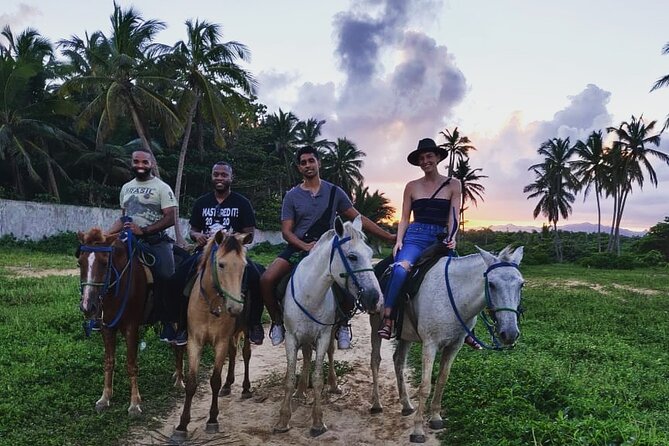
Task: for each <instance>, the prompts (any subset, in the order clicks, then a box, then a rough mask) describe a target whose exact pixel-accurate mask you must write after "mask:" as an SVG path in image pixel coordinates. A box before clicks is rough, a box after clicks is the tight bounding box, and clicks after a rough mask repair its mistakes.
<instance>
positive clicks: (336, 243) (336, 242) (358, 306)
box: [290, 235, 374, 326]
mask: <svg viewBox="0 0 669 446" xmlns="http://www.w3.org/2000/svg"><path fill="white" fill-rule="evenodd" d="M349 241H351V236H348V237H344V238H342V239H340V238H339V236H338V235H335V236H334V239H333V240H332V247H331V249H330V276H332V261H333V260H334V255H335V250H336V251H337V252H338V253H339V257H340V258H341V261H342V263H343V264H344V269H346V272H345V273H339V277H341V278H345V279H346V284H347V285H348V279H349V277H350V278H351V279H352V280H353V283H354V284H355V286H356V288H357V289H358V295H357V296H356V298H355V308H354V311H357V310H360V311H364V307H363V305H362V303H361V302H360V300H361V297H362V294H363V293H364V292H365V289H364V288H363V287H362V285H360V282H359V281H358V278H357V277H356V273H361V272H365V271H374V269H373V268H360V269H353V268H351V264H350V263H349V261H348V259H347V258H346V255H345V254H344V250H343V249H342V248H341V247H342V245H343V244H345V243H347V242H349ZM298 267H299V264H298ZM296 271H297V267H295V269H294V270H293V273H292V274H291V276H290V292H291V294H292V295H293V301H294V302H295V304H296V305H297V306H298V307H299V309H300V310H302V312H303V313H304V314H306V315H307V317H308V318H309V319H311V320H312V321H314V322H316V323H317V324H319V325H328V326H332V325H337V322H333V323H332V324H327V323H324V322H321V321H319V320H318V319H316V318H315V317H313V316H312V315H311V314H310V313H309V311H308V310H307V309H306V308H304V306H302V304H300V303H299V302H298V301H297V298H296V297H295V285H294V280H293V276H294V275H295V272H296ZM346 288H348V286H347V287H346ZM335 304H336V306H337V310H339V312H340V313H343V311H342V310H341V308H340V307H339V303H338V302H337V301H336V299H335Z"/></svg>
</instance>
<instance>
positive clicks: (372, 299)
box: [364, 289, 381, 313]
mask: <svg viewBox="0 0 669 446" xmlns="http://www.w3.org/2000/svg"><path fill="white" fill-rule="evenodd" d="M380 298H381V293H379V290H375V289H370V290H369V291H368V292H366V293H365V300H364V304H365V307H366V309H367V312H368V313H374V312H378V311H380V310H379V300H380Z"/></svg>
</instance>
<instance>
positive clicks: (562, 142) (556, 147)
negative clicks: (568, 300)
mask: <svg viewBox="0 0 669 446" xmlns="http://www.w3.org/2000/svg"><path fill="white" fill-rule="evenodd" d="M574 150H575V149H574V147H572V146H571V145H570V141H569V138H565V139H561V138H553V139H550V140H547V141H544V142H543V143H542V144H541V146H540V147H539V149H538V150H537V153H538V154H539V155H542V156H543V157H544V160H543V162H541V163H538V164H534V165H532V166H530V167H529V168H528V170H529V171H532V172H534V174H535V180H534V182H533V183H531V184H528V185H527V186H525V187H524V188H523V192H525V193H529V194H530V195H529V196H528V197H527V199H528V200H529V199H531V198H537V197H538V198H539V202H538V203H537V206H536V207H535V208H534V211H533V216H534V218H537V216H538V215H539V214H542V215H544V216H545V217H546V218H547V219H548V221H549V222H550V223H551V224H552V225H553V231H554V237H555V238H554V241H555V255H556V258H557V260H558V261H559V262H562V244H561V241H560V236H559V233H558V230H557V223H558V221H559V220H560V217H562V218H563V219H567V218H568V217H569V214H571V212H572V207H571V204H572V203H573V202H574V200H575V196H574V194H573V191H575V190H576V189H577V188H578V180H577V179H576V177H575V176H574V174H573V173H572V172H571V170H570V168H569V159H570V158H571V156H572V155H573V153H574Z"/></svg>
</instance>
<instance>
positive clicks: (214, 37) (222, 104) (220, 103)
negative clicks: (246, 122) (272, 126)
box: [165, 20, 256, 245]
mask: <svg viewBox="0 0 669 446" xmlns="http://www.w3.org/2000/svg"><path fill="white" fill-rule="evenodd" d="M186 33H187V35H188V40H187V41H186V42H184V41H179V42H177V43H176V44H175V45H174V47H173V49H172V53H170V54H168V55H167V56H166V58H165V61H166V65H167V66H171V67H173V68H174V69H175V71H176V72H177V77H178V80H179V81H180V83H181V84H182V85H183V89H184V94H183V95H182V97H181V100H180V103H179V108H180V109H181V110H187V112H186V116H185V130H184V135H183V139H182V141H181V150H180V152H179V163H178V166H177V177H176V185H175V189H174V193H175V195H176V199H177V203H178V202H179V197H180V196H181V181H182V178H183V171H184V165H185V162H186V152H187V151H188V143H189V141H190V136H191V129H192V127H193V120H194V118H195V116H196V114H199V116H202V117H203V119H202V120H200V121H201V123H202V122H204V119H206V120H207V121H209V122H210V123H211V124H212V127H213V130H214V142H215V143H216V145H217V146H218V147H221V148H222V147H225V138H224V135H223V130H224V129H227V130H229V131H234V130H235V129H236V128H237V127H238V125H239V116H241V115H242V114H243V113H244V112H245V111H246V110H247V109H249V108H250V96H251V95H253V93H254V92H255V88H256V82H255V80H254V79H253V77H252V76H251V74H250V73H248V72H247V71H246V70H244V69H243V68H241V67H240V66H239V65H237V60H238V59H241V60H243V61H249V60H250V53H249V51H248V49H247V48H246V46H244V45H242V44H241V43H239V42H234V41H230V42H225V43H224V42H221V27H220V25H217V24H213V23H209V22H206V21H202V22H201V21H199V20H196V21H195V22H193V21H192V20H187V21H186ZM199 132H200V134H202V128H201V125H200V128H199ZM175 230H176V234H177V243H178V244H179V245H183V244H184V240H183V237H182V235H181V232H180V231H179V228H178V224H177V227H176V228H175Z"/></svg>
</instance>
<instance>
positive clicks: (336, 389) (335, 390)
mask: <svg viewBox="0 0 669 446" xmlns="http://www.w3.org/2000/svg"><path fill="white" fill-rule="evenodd" d="M328 392H330V393H331V394H333V395H341V394H342V393H344V392H343V391H342V390H341V387H339V386H337V387H330V389H328Z"/></svg>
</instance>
